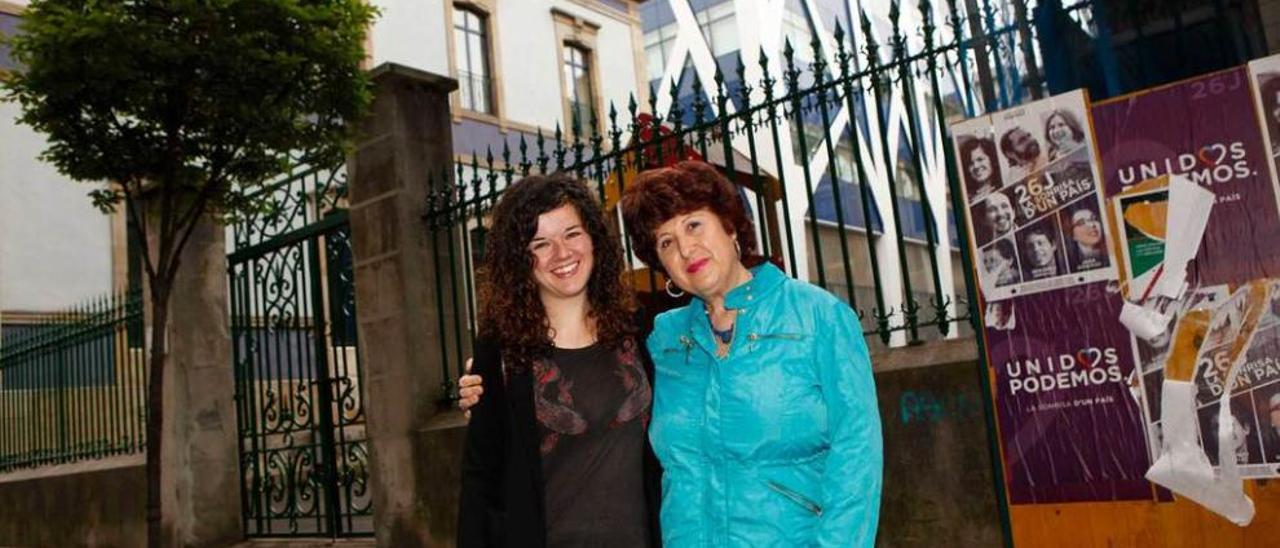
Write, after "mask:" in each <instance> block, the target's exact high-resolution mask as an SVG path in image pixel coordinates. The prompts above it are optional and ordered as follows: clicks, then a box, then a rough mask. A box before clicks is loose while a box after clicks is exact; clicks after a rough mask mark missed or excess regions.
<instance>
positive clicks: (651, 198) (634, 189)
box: [622, 160, 763, 275]
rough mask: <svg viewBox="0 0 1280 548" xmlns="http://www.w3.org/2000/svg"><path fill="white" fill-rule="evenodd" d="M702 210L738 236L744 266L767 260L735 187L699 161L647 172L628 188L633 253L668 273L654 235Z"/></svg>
mask: <svg viewBox="0 0 1280 548" xmlns="http://www.w3.org/2000/svg"><path fill="white" fill-rule="evenodd" d="M702 208H707V209H709V210H711V212H712V213H715V214H716V216H717V217H720V223H721V224H723V225H724V229H725V230H726V231H728V232H730V233H732V234H736V235H737V236H738V245H739V247H741V248H742V259H741V260H742V263H743V264H744V265H747V266H753V265H755V264H759V263H761V262H763V259H762V258H761V257H759V255H758V254H757V253H756V231H755V229H754V228H752V224H751V218H750V217H749V216H748V215H747V210H746V208H745V207H744V206H743V205H742V200H741V199H739V197H738V192H737V190H736V189H735V188H734V186H733V183H730V182H729V180H728V179H726V178H725V177H724V176H723V175H721V174H720V172H719V171H717V170H716V168H714V167H712V166H711V165H710V164H707V163H705V162H699V161H696V160H688V161H684V162H679V163H676V164H675V165H673V166H671V167H663V168H658V169H651V170H649V171H645V172H644V173H641V174H640V175H639V176H637V177H636V180H635V182H634V183H632V184H631V186H629V187H627V190H626V192H624V193H623V195H622V219H623V222H625V223H626V225H627V234H628V235H629V236H630V237H631V248H632V250H633V251H635V254H636V256H637V257H639V258H640V260H641V261H644V264H646V265H649V267H650V268H653V269H655V270H658V271H660V272H662V273H663V274H664V275H665V274H666V269H664V268H663V267H662V262H661V261H659V260H658V251H657V249H656V247H655V242H654V238H653V231H654V230H657V229H658V227H659V226H661V225H662V223H665V222H667V221H668V220H670V219H671V218H672V217H675V216H676V215H681V214H684V213H689V212H691V211H697V210H699V209H702Z"/></svg>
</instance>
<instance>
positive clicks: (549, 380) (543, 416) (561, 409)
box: [533, 359, 587, 455]
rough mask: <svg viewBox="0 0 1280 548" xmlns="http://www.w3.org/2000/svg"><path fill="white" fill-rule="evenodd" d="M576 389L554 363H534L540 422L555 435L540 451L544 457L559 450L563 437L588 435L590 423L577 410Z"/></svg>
mask: <svg viewBox="0 0 1280 548" xmlns="http://www.w3.org/2000/svg"><path fill="white" fill-rule="evenodd" d="M553 385H554V386H553ZM572 389H573V381H570V380H568V379H564V378H562V375H561V373H560V367H559V366H557V365H556V362H555V361H554V360H550V359H542V360H537V361H535V362H534V363H533V400H534V408H535V409H536V410H537V411H536V415H537V417H538V422H539V423H541V424H542V426H543V427H545V428H546V429H547V430H550V431H551V432H550V433H549V434H548V435H546V436H545V437H543V438H542V445H541V447H539V451H541V453H542V454H543V455H546V454H547V453H550V452H551V451H552V450H553V449H555V448H556V444H557V443H559V441H560V436H562V435H570V436H573V435H578V434H581V433H583V432H586V431H587V420H586V419H584V418H582V415H580V414H578V412H577V411H575V410H574V409H573V393H572V392H571V390H572ZM552 392H554V393H552Z"/></svg>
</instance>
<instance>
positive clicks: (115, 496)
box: [0, 455, 147, 547]
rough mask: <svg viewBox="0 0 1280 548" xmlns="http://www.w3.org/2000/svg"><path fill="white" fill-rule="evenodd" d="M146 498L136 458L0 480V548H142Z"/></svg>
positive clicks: (140, 464)
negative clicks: (126, 547)
mask: <svg viewBox="0 0 1280 548" xmlns="http://www.w3.org/2000/svg"><path fill="white" fill-rule="evenodd" d="M146 496H147V490H146V474H145V472H144V466H143V461H142V456H141V455H137V456H132V457H119V458H115V459H110V460H106V461H98V462H91V463H78V464H68V465H62V466H54V467H49V468H45V469H40V470H37V471H26V472H15V473H11V474H5V475H0V508H3V509H4V510H3V511H0V546H67V547H71V546H144V545H145V544H146V540H147V538H146V536H147V535H146V533H147V527H146V519H145V516H146ZM51 516H56V519H54V520H51V519H50V517H51ZM35 524H47V525H49V526H37V525H35Z"/></svg>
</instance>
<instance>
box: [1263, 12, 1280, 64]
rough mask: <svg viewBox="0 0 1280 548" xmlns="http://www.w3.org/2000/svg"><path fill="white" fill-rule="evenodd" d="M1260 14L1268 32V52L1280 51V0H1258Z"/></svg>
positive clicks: (1266, 32) (1264, 29)
mask: <svg viewBox="0 0 1280 548" xmlns="http://www.w3.org/2000/svg"><path fill="white" fill-rule="evenodd" d="M1258 15H1259V17H1260V18H1261V19H1262V32H1264V33H1265V34H1266V36H1265V38H1266V42H1267V53H1269V54H1270V53H1276V52H1278V51H1280V0H1258ZM1259 57H1261V55H1260V56H1259Z"/></svg>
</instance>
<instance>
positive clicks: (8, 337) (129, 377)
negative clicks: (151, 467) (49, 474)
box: [0, 292, 147, 472]
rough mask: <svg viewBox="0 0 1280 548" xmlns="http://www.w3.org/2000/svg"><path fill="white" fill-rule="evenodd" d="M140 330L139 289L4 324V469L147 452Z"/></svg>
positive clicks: (0, 464)
mask: <svg viewBox="0 0 1280 548" xmlns="http://www.w3.org/2000/svg"><path fill="white" fill-rule="evenodd" d="M142 328H143V327H142V299H141V296H140V294H139V293H137V292H131V293H122V294H118V295H112V296H109V297H104V298H101V299H98V300H96V301H93V302H92V303H90V304H86V305H84V306H80V307H76V308H74V309H72V310H68V311H65V312H61V313H58V314H54V315H52V316H51V317H49V318H46V319H43V320H42V321H39V322H36V323H30V324H24V325H8V326H6V327H5V330H4V332H3V337H2V339H3V341H2V342H0V472H6V471H12V470H15V469H18V468H26V467H34V466H41V465H48V464H58V463H66V462H74V461H80V460H88V459H99V458H103V457H107V456H111V455H121V454H131V453H139V452H141V451H142V450H143V448H144V447H145V439H146V436H145V431H146V429H145V424H146V378H147V375H146V362H145V352H144V350H143V344H142V343H143V337H142Z"/></svg>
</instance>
